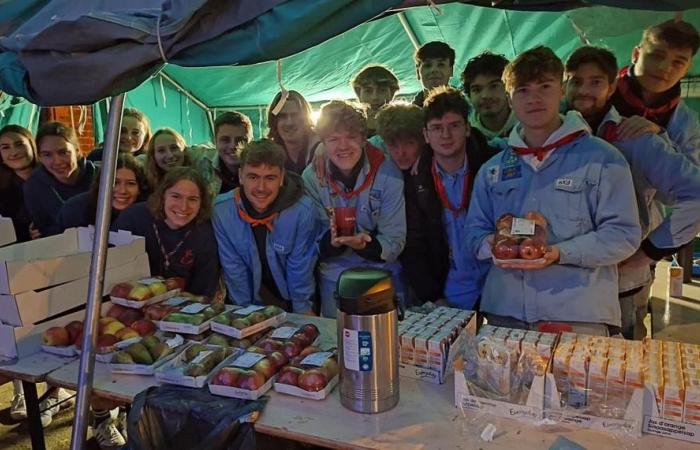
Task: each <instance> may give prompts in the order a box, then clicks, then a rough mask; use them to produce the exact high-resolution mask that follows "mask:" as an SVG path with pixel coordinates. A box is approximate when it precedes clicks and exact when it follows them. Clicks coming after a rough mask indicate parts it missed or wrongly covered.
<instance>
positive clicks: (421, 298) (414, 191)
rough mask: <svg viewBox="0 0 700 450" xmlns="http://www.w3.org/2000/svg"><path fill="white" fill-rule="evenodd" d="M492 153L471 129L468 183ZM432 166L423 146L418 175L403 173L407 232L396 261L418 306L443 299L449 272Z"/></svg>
mask: <svg viewBox="0 0 700 450" xmlns="http://www.w3.org/2000/svg"><path fill="white" fill-rule="evenodd" d="M496 153H498V149H496V148H493V147H491V146H489V145H488V142H487V139H486V137H485V136H484V135H483V134H482V133H481V132H480V131H479V130H476V129H475V128H472V129H471V134H470V137H469V139H468V140H467V162H468V168H469V172H470V174H471V177H470V179H471V180H474V179H475V178H476V174H477V172H478V171H479V169H480V168H481V166H482V165H483V164H484V163H485V162H486V161H488V160H489V159H490V158H491V157H492V156H493V155H495V154H496ZM432 163H433V151H432V150H431V149H430V148H429V147H426V148H425V149H424V150H423V153H422V155H421V158H420V161H419V162H418V170H417V172H418V173H417V174H416V175H411V174H410V171H404V195H405V197H406V229H407V232H406V246H405V247H404V250H403V252H402V253H401V256H400V257H399V260H400V261H401V265H402V267H403V271H404V273H405V276H406V279H407V280H408V284H409V285H410V287H411V289H412V290H413V292H414V293H415V295H416V297H417V300H418V302H419V303H421V304H422V303H425V302H426V301H435V300H437V299H440V298H443V297H444V289H445V280H446V279H447V273H448V272H449V270H450V262H449V250H448V246H447V236H446V233H445V229H444V227H443V220H442V214H443V211H442V205H441V204H440V199H439V198H438V195H437V191H436V190H435V183H434V182H433V176H432V172H431V166H432ZM472 182H473V181H472ZM470 191H471V188H470Z"/></svg>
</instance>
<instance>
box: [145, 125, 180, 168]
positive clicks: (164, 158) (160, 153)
mask: <svg viewBox="0 0 700 450" xmlns="http://www.w3.org/2000/svg"><path fill="white" fill-rule="evenodd" d="M154 139H155V142H154V146H153V150H154V152H153V158H154V159H155V162H156V165H157V166H158V167H159V168H160V169H161V170H163V171H164V172H167V171H169V170H170V169H172V168H173V167H177V166H181V165H182V163H183V162H184V161H185V148H184V147H183V146H182V144H180V143H178V142H177V140H176V139H175V136H173V135H171V134H170V133H161V134H159V135H158V136H156V137H155V138H154Z"/></svg>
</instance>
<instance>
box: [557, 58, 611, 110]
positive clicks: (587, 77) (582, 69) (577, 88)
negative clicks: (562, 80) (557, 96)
mask: <svg viewBox="0 0 700 450" xmlns="http://www.w3.org/2000/svg"><path fill="white" fill-rule="evenodd" d="M566 77H567V82H566V102H567V104H568V105H569V107H571V108H573V109H575V110H576V111H578V112H580V113H581V115H583V117H586V118H588V117H591V116H595V115H596V114H600V113H601V112H603V110H604V109H605V105H606V103H607V101H608V99H609V98H610V97H611V96H612V94H613V92H615V84H614V83H613V84H611V83H610V82H609V81H608V77H607V75H606V74H605V72H603V70H602V69H601V68H600V67H599V66H598V65H597V64H595V63H583V64H580V65H579V66H578V67H577V68H576V70H575V71H573V72H567V74H566Z"/></svg>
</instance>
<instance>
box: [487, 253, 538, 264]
mask: <svg viewBox="0 0 700 450" xmlns="http://www.w3.org/2000/svg"><path fill="white" fill-rule="evenodd" d="M491 258H492V259H493V263H494V264H495V265H497V266H498V265H500V264H513V265H515V266H524V265H529V264H544V263H545V262H547V260H546V259H544V258H537V259H522V258H514V259H498V258H496V257H495V256H493V255H492V256H491Z"/></svg>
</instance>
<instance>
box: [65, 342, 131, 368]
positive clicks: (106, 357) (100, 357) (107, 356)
mask: <svg viewBox="0 0 700 450" xmlns="http://www.w3.org/2000/svg"><path fill="white" fill-rule="evenodd" d="M137 342H141V337H140V336H139V337H132V338H129V339H124V340H123V341H119V342H117V343H116V344H114V345H112V346H111V347H110V350H109V351H108V352H103V353H98V352H97V351H95V361H99V362H103V363H110V362H112V357H114V354H115V353H117V352H118V351H119V350H122V349H124V348H126V347H128V346H130V345H131V344H135V343H137ZM75 353H77V354H78V355H80V354H81V353H82V351H81V350H79V349H77V348H76V349H75Z"/></svg>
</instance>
